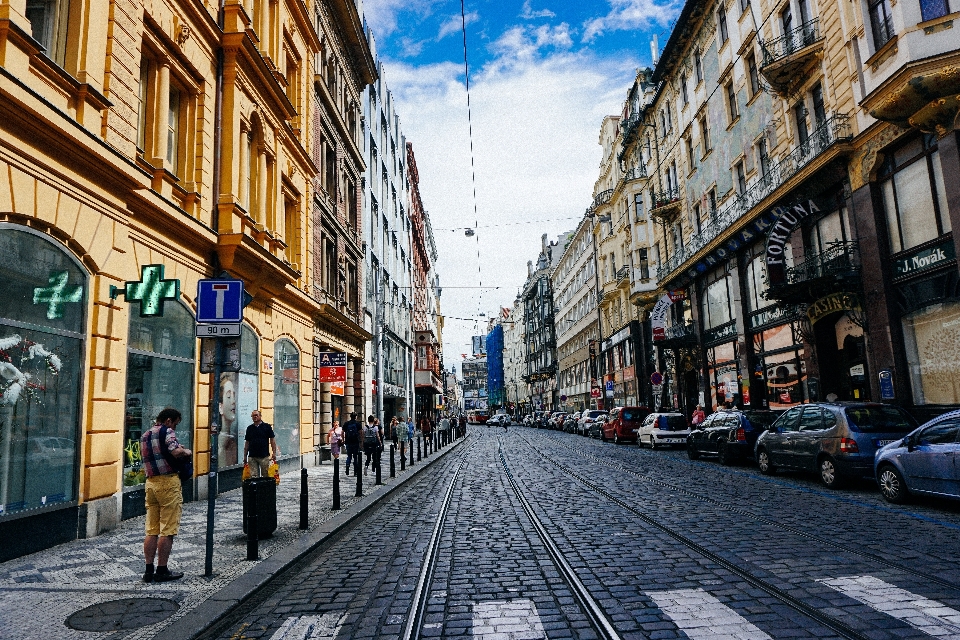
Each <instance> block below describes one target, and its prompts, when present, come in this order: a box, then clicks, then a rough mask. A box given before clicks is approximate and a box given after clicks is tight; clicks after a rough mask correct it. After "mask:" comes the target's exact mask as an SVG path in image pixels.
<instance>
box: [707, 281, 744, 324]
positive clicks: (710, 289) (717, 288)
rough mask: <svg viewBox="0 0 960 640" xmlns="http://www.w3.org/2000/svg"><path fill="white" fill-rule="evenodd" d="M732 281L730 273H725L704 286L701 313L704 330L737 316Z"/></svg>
mask: <svg viewBox="0 0 960 640" xmlns="http://www.w3.org/2000/svg"><path fill="white" fill-rule="evenodd" d="M731 281H732V278H731V277H730V276H729V274H723V275H722V276H720V277H719V278H717V279H716V280H715V281H714V282H711V283H710V284H708V285H707V286H706V287H705V288H704V291H703V296H702V298H701V299H702V303H701V307H702V308H701V313H700V315H701V318H702V319H703V328H704V330H707V329H712V328H714V327H719V326H720V325H722V324H725V323H727V322H730V321H731V320H733V319H734V318H736V313H735V312H734V309H733V295H732V293H733V292H732V291H731Z"/></svg>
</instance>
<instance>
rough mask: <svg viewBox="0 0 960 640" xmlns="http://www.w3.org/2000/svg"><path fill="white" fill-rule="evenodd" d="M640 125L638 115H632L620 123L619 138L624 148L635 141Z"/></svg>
mask: <svg viewBox="0 0 960 640" xmlns="http://www.w3.org/2000/svg"><path fill="white" fill-rule="evenodd" d="M642 124H643V123H642V122H641V120H640V114H639V113H632V114H630V116H629V117H628V118H626V119H625V120H621V121H620V137H621V139H622V140H623V146H624V148H626V147H629V146H630V145H631V144H633V142H634V141H635V140H636V139H637V134H639V133H640V127H641V125H642Z"/></svg>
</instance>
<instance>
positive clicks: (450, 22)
mask: <svg viewBox="0 0 960 640" xmlns="http://www.w3.org/2000/svg"><path fill="white" fill-rule="evenodd" d="M479 17H480V16H479V15H478V14H477V12H476V11H471V12H470V13H467V14H465V15H463V16H461V15H460V14H459V13H458V14H457V15H453V16H450V17H449V18H447V19H446V20H444V21H443V24H441V25H440V31H439V33H437V40H443V39H444V38H446V37H447V36H449V35H450V34H452V33H460V30H461V29H462V28H463V23H464V22H466V23H467V24H470V23H471V22H476V21H477V18H479Z"/></svg>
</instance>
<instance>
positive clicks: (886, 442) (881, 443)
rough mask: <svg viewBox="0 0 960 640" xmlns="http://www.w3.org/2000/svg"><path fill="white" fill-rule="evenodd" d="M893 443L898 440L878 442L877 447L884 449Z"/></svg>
mask: <svg viewBox="0 0 960 640" xmlns="http://www.w3.org/2000/svg"><path fill="white" fill-rule="evenodd" d="M892 442H896V440H877V446H878V447H884V446H886V445H888V444H890V443H892Z"/></svg>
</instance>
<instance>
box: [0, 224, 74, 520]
mask: <svg viewBox="0 0 960 640" xmlns="http://www.w3.org/2000/svg"><path fill="white" fill-rule="evenodd" d="M0 250H2V252H3V256H4V262H3V264H4V267H3V277H2V278H0V298H2V299H3V301H4V304H3V308H2V310H0V316H2V317H0V374H2V375H0V517H3V516H4V515H8V514H14V513H18V512H22V511H27V510H30V509H41V508H43V507H48V506H53V505H56V504H61V503H64V502H70V501H73V500H76V499H77V479H78V475H79V474H78V471H77V470H78V453H79V449H78V443H79V442H80V438H79V434H80V408H81V407H82V406H83V401H82V400H81V397H80V380H81V371H82V370H83V368H84V367H83V354H84V345H83V342H84V335H85V333H86V328H85V316H86V314H85V310H86V306H87V298H86V288H87V275H86V273H85V272H84V270H83V269H82V268H81V267H80V266H79V263H77V262H76V261H75V260H74V259H73V258H72V257H71V256H70V255H69V254H68V253H66V251H64V250H63V249H62V248H61V247H60V246H59V245H57V244H54V243H53V242H52V241H50V240H49V239H47V238H46V237H43V236H41V235H39V234H35V233H33V232H30V231H26V230H22V229H20V228H17V227H14V226H12V225H7V224H2V225H0Z"/></svg>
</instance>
